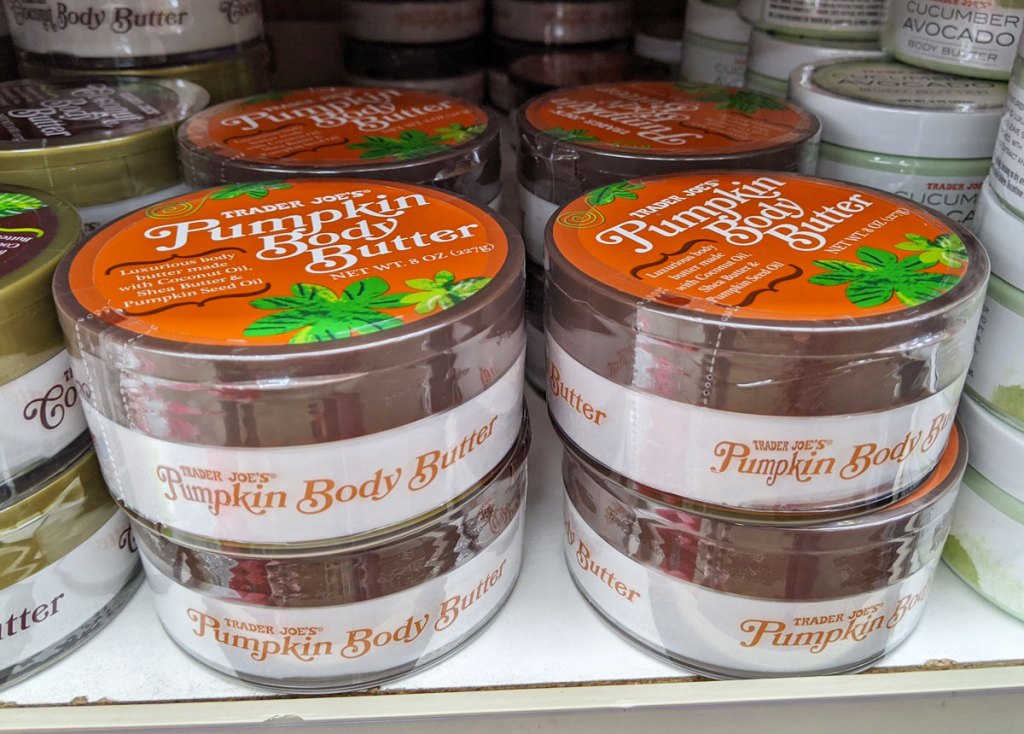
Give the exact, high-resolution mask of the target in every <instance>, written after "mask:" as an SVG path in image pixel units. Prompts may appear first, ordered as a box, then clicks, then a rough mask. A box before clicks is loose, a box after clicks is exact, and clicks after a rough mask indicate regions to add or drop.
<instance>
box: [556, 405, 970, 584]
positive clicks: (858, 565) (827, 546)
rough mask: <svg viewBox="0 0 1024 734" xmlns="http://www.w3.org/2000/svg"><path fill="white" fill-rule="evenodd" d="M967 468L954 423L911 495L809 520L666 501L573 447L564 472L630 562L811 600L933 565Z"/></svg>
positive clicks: (582, 509)
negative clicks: (712, 511)
mask: <svg viewBox="0 0 1024 734" xmlns="http://www.w3.org/2000/svg"><path fill="white" fill-rule="evenodd" d="M966 467H967V443H966V440H965V437H964V434H963V430H962V429H961V428H960V426H959V424H957V426H956V430H954V431H953V433H951V434H950V440H949V444H948V446H947V447H946V451H945V453H944V454H943V457H942V460H941V461H940V463H939V465H938V466H937V467H936V469H935V470H934V471H933V472H932V474H931V475H930V476H929V477H928V478H927V479H926V480H925V481H924V482H923V483H922V484H921V485H920V486H918V487H917V488H916V489H915V490H914V491H913V492H912V493H911V494H909V495H907V496H906V497H904V498H902V499H900V500H898V501H897V502H895V503H893V504H891V505H888V506H884V507H880V508H876V509H875V510H872V511H870V512H867V513H863V514H860V515H856V516H852V517H850V516H841V517H835V516H832V517H829V518H825V519H816V520H815V519H811V520H808V521H806V522H804V523H803V524H798V523H793V522H787V523H786V524H773V522H772V518H771V517H765V518H758V517H754V516H750V515H747V516H735V517H732V518H730V517H724V516H711V515H706V514H703V513H701V512H700V511H697V510H694V509H687V508H685V507H680V506H679V505H678V504H668V503H663V502H661V501H659V500H658V499H655V498H653V497H652V496H650V494H649V493H648V490H647V489H646V488H644V487H640V486H638V485H635V484H632V483H630V482H629V480H626V479H624V478H622V477H619V476H618V475H615V474H612V473H611V472H609V471H608V470H606V469H604V468H603V467H598V466H597V465H595V464H594V463H593V462H592V460H591V459H589V458H588V457H587V456H585V455H584V454H582V453H580V452H578V451H576V450H574V449H573V448H572V446H571V445H567V448H566V453H565V458H564V463H563V468H562V471H563V478H564V480H565V487H566V492H567V495H568V500H569V502H571V503H572V506H573V507H575V508H576V510H577V511H578V512H579V513H580V515H581V516H582V517H583V519H584V520H585V522H586V523H587V524H588V525H589V526H590V527H591V528H592V529H593V530H594V531H596V532H597V534H598V535H600V536H601V537H602V538H603V539H604V540H605V541H607V542H608V543H609V544H611V545H612V546H613V547H614V548H615V549H616V550H618V551H619V552H620V553H622V554H624V555H626V556H627V557H629V558H631V559H632V560H634V561H637V562H638V563H641V564H643V565H645V566H648V567H650V568H652V569H655V570H657V571H660V572H661V573H664V574H667V575H669V576H672V577H674V578H677V579H680V580H681V581H685V582H689V583H693V584H698V585H700V586H704V587H707V588H709V589H714V590H716V591H722V592H725V593H729V594H735V595H737V596H746V597H753V598H758V599H777V600H807V601H811V600H826V599H834V598H842V597H847V596H854V595H857V594H864V593H867V592H870V591H874V590H878V589H883V588H885V587H887V586H890V585H892V584H895V583H897V582H899V581H900V580H902V579H904V578H907V577H908V576H911V575H913V574H914V573H916V572H917V571H919V570H921V569H923V568H926V567H927V566H928V565H929V564H932V563H934V562H936V561H937V560H938V558H939V555H940V554H941V553H942V547H943V545H944V543H945V541H946V535H947V533H948V531H949V526H950V520H951V516H952V511H953V504H954V501H955V500H956V495H957V491H958V489H959V486H960V479H961V477H962V476H963V473H964V470H965V469H966Z"/></svg>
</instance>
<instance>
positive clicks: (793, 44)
mask: <svg viewBox="0 0 1024 734" xmlns="http://www.w3.org/2000/svg"><path fill="white" fill-rule="evenodd" d="M882 56H883V54H882V49H881V48H880V47H879V45H878V41H834V40H830V39H827V38H809V37H806V36H787V35H783V34H779V33H771V32H769V31H763V30H761V29H759V28H755V29H754V30H753V31H752V32H751V33H750V46H749V48H748V50H747V68H748V69H750V70H751V71H753V72H756V73H757V74H761V75H762V76H767V77H771V78H772V79H781V80H783V81H785V80H787V79H789V75H790V73H791V72H792V71H793V69H795V68H796V67H798V66H800V65H801V64H810V63H818V62H820V61H829V60H831V59H843V58H879V59H880V58H882Z"/></svg>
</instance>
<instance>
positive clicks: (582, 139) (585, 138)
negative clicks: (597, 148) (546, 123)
mask: <svg viewBox="0 0 1024 734" xmlns="http://www.w3.org/2000/svg"><path fill="white" fill-rule="evenodd" d="M544 133H545V134H546V135H550V136H551V137H553V138H556V139H558V140H567V141H576V142H579V143H589V142H596V141H597V138H595V137H594V136H593V135H591V134H590V132H589V131H588V130H587V129H586V128H583V127H577V128H573V129H572V130H566V129H564V128H561V127H551V128H548V129H547V130H545V131H544Z"/></svg>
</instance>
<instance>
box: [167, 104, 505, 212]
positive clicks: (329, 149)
mask: <svg viewBox="0 0 1024 734" xmlns="http://www.w3.org/2000/svg"><path fill="white" fill-rule="evenodd" d="M498 134H499V125H498V124H497V122H496V120H495V119H494V118H493V116H492V115H491V114H490V113H488V112H487V111H485V110H484V109H483V108H481V107H478V106H476V105H474V104H471V103H468V102H465V101H463V100H460V99H456V98H454V97H450V96H448V95H444V94H438V93H435V92H424V91H419V90H411V89H385V88H376V87H317V88H309V89H297V90H293V91H288V92H280V93H277V92H275V93H270V94H265V95H259V96H256V97H249V98H247V99H239V100H233V101H231V102H225V103H224V104H220V105H217V106H215V107H211V108H210V109H208V110H205V111H204V112H202V113H200V114H198V115H195V116H193V117H192V118H190V119H189V120H188V121H186V122H185V124H183V125H182V126H181V128H180V130H179V132H178V143H179V147H180V154H181V161H182V168H183V171H184V176H185V180H186V181H187V182H188V183H190V184H192V185H193V186H212V185H215V184H220V183H239V182H249V181H263V180H267V179H273V178H286V177H289V176H359V177H365V178H373V179H381V180H388V181H405V182H408V183H418V184H430V185H434V186H438V187H440V188H444V189H448V190H451V191H455V192H456V193H460V194H463V195H466V196H469V197H470V198H472V199H473V200H474V201H478V202H480V203H489V202H490V201H491V200H493V199H494V198H495V197H497V195H498V193H499V192H500V180H499V173H500V171H499V157H498Z"/></svg>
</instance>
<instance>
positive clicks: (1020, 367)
mask: <svg viewBox="0 0 1024 734" xmlns="http://www.w3.org/2000/svg"><path fill="white" fill-rule="evenodd" d="M967 390H968V391H969V392H970V394H971V395H973V396H975V397H976V398H978V399H979V400H981V401H982V402H983V403H984V404H985V405H986V406H987V407H989V408H990V409H991V410H994V411H995V412H996V413H998V414H999V415H1000V416H1001V417H1002V418H1003V420H1006V421H1009V422H1011V423H1013V424H1014V425H1015V426H1016V427H1017V428H1018V429H1021V430H1024V292H1022V291H1020V290H1018V289H1017V288H1014V287H1013V286H1012V285H1010V284H1009V283H1007V282H1006V281H1005V280H1002V279H1001V278H998V277H996V276H995V275H993V276H992V280H991V282H989V285H988V293H987V295H986V297H985V308H984V311H983V316H982V319H981V326H980V327H979V329H978V340H977V342H976V343H975V346H974V360H973V361H972V362H971V369H970V372H968V373H967ZM1022 449H1024V446H1022ZM1022 500H1024V498H1022Z"/></svg>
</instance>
